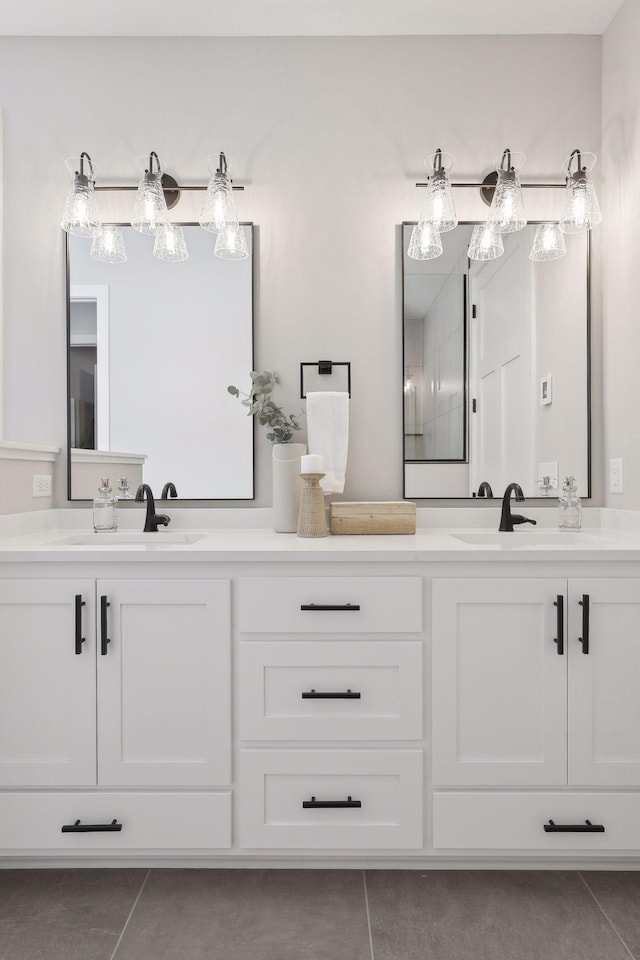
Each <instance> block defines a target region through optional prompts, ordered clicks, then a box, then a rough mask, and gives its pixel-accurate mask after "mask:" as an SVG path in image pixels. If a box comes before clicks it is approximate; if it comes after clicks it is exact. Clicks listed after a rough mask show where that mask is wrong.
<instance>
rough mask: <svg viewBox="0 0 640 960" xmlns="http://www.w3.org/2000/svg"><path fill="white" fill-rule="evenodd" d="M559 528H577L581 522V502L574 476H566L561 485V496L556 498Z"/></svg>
mask: <svg viewBox="0 0 640 960" xmlns="http://www.w3.org/2000/svg"><path fill="white" fill-rule="evenodd" d="M558 509H559V511H560V522H559V526H560V529H561V530H579V529H580V526H581V524H582V503H581V501H580V497H579V496H578V485H577V483H576V480H575V477H567V479H566V480H565V482H564V486H563V487H562V496H561V497H559V498H558Z"/></svg>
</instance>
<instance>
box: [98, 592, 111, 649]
mask: <svg viewBox="0 0 640 960" xmlns="http://www.w3.org/2000/svg"><path fill="white" fill-rule="evenodd" d="M110 606H111V604H110V603H109V602H108V600H107V598H106V597H100V653H101V654H102V656H103V657H106V655H107V648H108V645H109V644H110V643H111V640H110V639H109V637H108V633H109V625H108V623H107V608H108V607H110Z"/></svg>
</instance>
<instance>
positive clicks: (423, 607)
mask: <svg viewBox="0 0 640 960" xmlns="http://www.w3.org/2000/svg"><path fill="white" fill-rule="evenodd" d="M223 513H224V511H223ZM229 513H231V512H229ZM234 513H236V514H237V516H238V517H240V516H241V515H242V514H243V513H245V511H237V512H235V511H234ZM246 513H248V511H246ZM252 513H253V514H254V515H256V516H257V515H259V514H260V511H252ZM419 513H420V514H421V515H422V516H421V517H420V519H419V529H418V533H417V534H416V535H415V536H404V537H400V536H397V537H395V536H390V537H330V538H327V539H325V540H315V541H314V540H311V541H309V540H300V539H298V538H296V537H295V536H289V535H278V534H274V533H272V532H271V531H270V530H269V529H267V528H266V527H265V528H262V529H250V528H248V527H247V528H244V529H242V528H237V527H236V528H228V529H225V528H222V527H219V528H217V529H215V530H211V529H209V530H207V529H206V522H201V521H204V520H205V514H204V513H203V512H200V511H195V510H192V511H190V510H187V511H179V518H178V512H177V511H176V512H175V513H174V522H173V523H172V527H173V528H174V529H172V530H170V531H166V530H161V531H159V532H158V533H154V534H144V533H141V532H139V527H140V524H139V520H140V512H139V511H136V510H130V511H123V514H122V517H121V519H122V521H123V522H124V523H125V526H126V527H127V528H128V527H130V529H124V530H122V531H121V532H119V533H115V534H103V535H99V534H93V533H91V532H88V526H89V521H88V511H81V510H61V511H51V513H50V515H47V518H46V519H43V516H42V515H41V517H40V518H39V519H38V518H36V519H34V515H32V517H31V520H30V523H31V527H30V528H29V527H28V526H24V527H23V528H21V527H20V521H19V520H18V519H17V518H16V519H14V520H11V522H10V523H6V524H5V525H4V528H3V529H2V530H0V536H2V538H3V539H1V540H0V561H1V562H0V647H1V648H2V649H1V661H2V666H3V669H2V673H1V674H0V714H1V715H2V717H3V720H2V722H1V723H0V856H1V857H2V861H3V862H4V863H29V864H34V863H38V862H43V863H44V862H46V863H51V862H53V861H55V860H58V861H64V862H66V863H70V862H77V863H79V864H99V863H108V862H121V863H122V862H127V863H134V862H135V863H162V862H171V863H176V862H183V863H187V864H200V865H205V864H211V865H216V864H218V865H224V864H235V865H242V864H249V863H253V864H265V865H267V864H270V863H271V864H284V863H300V862H304V863H305V864H306V865H311V866H313V865H316V866H319V865H323V864H324V865H333V866H340V865H345V864H357V863H362V862H364V861H365V860H366V862H367V864H368V865H369V866H371V865H375V864H380V865H382V864H387V865H398V866H401V865H406V866H420V865H424V866H425V867H426V866H429V865H433V866H437V865H450V866H451V865H456V864H464V863H467V864H470V865H476V866H479V865H483V864H486V865H495V864H498V863H500V864H509V865H513V866H517V865H522V864H547V865H560V864H572V865H580V864H585V863H592V864H599V865H604V864H614V863H629V862H630V861H633V860H635V859H637V858H638V856H640V698H638V695H637V691H638V689H639V688H640V658H639V657H638V649H637V648H638V644H639V643H640V633H639V630H638V623H639V622H640V524H638V526H637V528H636V530H635V532H634V531H633V530H632V529H630V528H629V524H630V523H631V520H630V519H629V518H630V516H631V517H632V515H630V514H628V513H627V514H626V515H625V523H626V530H625V532H622V531H621V530H620V529H618V527H619V526H620V522H619V520H618V518H619V516H620V515H619V514H617V513H616V512H615V511H606V510H603V511H599V510H597V509H590V510H587V511H585V529H583V530H582V531H577V532H576V531H573V532H568V531H559V530H557V529H553V528H552V527H551V526H550V524H552V523H553V521H554V520H555V512H554V511H550V510H545V509H542V508H537V509H534V510H528V513H530V514H533V515H534V516H535V517H536V518H537V519H538V525H537V526H536V527H535V528H529V527H527V528H526V529H519V530H517V531H515V532H514V533H498V532H496V531H495V527H494V526H493V520H494V513H496V515H497V511H491V510H490V509H484V510H480V509H471V510H468V511H465V520H466V522H467V523H469V522H471V523H473V524H476V526H471V527H467V528H465V529H462V528H456V527H453V526H452V525H451V526H449V528H447V526H445V524H447V523H448V524H452V521H451V517H452V516H453V515H454V514H457V515H458V516H461V511H438V510H426V511H419ZM206 516H211V513H210V512H207V514H206ZM489 517H490V518H491V529H488V524H487V523H486V520H485V519H484V518H489ZM469 518H472V519H471V521H470V520H469ZM198 523H201V526H200V527H198V526H196V524H198ZM435 523H440V524H443V525H442V526H440V527H436V526H435V525H434V524H435ZM134 524H135V528H134ZM425 524H426V526H425ZM176 527H179V529H175V528H176Z"/></svg>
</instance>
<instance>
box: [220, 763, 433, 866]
mask: <svg viewBox="0 0 640 960" xmlns="http://www.w3.org/2000/svg"><path fill="white" fill-rule="evenodd" d="M422 823H423V814H422V751H421V750H394V751H392V750H388V751H387V750H343V751H339V750H335V751H329V750H316V751H302V750H244V751H241V755H240V827H239V829H240V843H241V846H242V847H246V848H256V847H257V848H265V847H268V848H270V849H274V850H279V849H298V850H304V849H317V848H322V849H329V850H330V849H340V850H362V849H371V850H377V849H384V850H388V849H411V850H414V849H420V848H421V847H422V845H423V841H422V835H423V828H422Z"/></svg>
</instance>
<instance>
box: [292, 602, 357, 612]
mask: <svg viewBox="0 0 640 960" xmlns="http://www.w3.org/2000/svg"><path fill="white" fill-rule="evenodd" d="M300 609H301V610H345V611H347V610H356V611H357V610H359V609H360V604H359V603H303V604H302V605H301V607H300Z"/></svg>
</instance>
